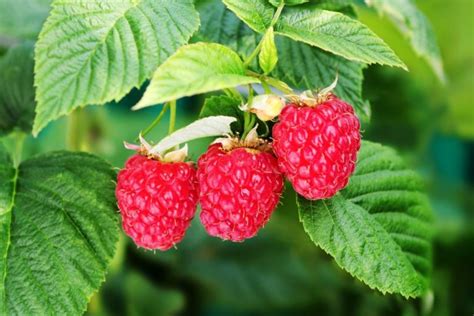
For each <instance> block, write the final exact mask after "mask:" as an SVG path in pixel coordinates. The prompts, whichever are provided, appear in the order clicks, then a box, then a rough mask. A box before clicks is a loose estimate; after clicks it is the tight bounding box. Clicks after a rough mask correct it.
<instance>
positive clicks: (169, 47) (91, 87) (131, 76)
mask: <svg viewBox="0 0 474 316" xmlns="http://www.w3.org/2000/svg"><path fill="white" fill-rule="evenodd" d="M198 26H199V16H198V14H197V12H196V10H195V9H194V7H193V4H192V1H191V0H122V1H100V0H81V1H76V2H71V1H63V0H56V1H54V2H53V9H52V11H51V15H50V16H49V17H48V19H47V21H46V23H45V25H44V27H43V29H42V31H41V34H40V36H39V41H38V43H37V45H36V51H35V54H36V56H35V58H36V65H35V74H36V77H35V85H36V87H37V96H36V98H37V101H38V107H37V110H36V112H37V116H36V120H35V124H34V127H33V132H34V134H35V135H36V134H38V132H39V131H40V130H41V129H42V128H43V127H45V126H46V125H47V124H48V123H49V122H50V121H52V120H55V119H57V118H58V117H60V116H62V115H65V114H69V113H70V112H71V111H72V110H73V109H75V108H77V107H80V106H85V105H89V104H102V103H105V102H108V101H111V100H119V99H121V98H122V97H123V96H124V95H125V94H126V93H128V92H129V91H130V89H132V88H133V87H139V86H140V85H141V84H142V83H143V82H144V81H145V79H147V78H149V77H150V75H151V74H152V73H153V71H154V70H155V69H156V67H157V66H158V65H160V64H161V63H162V62H163V61H164V60H165V59H166V58H168V57H169V56H170V55H171V54H172V53H173V52H174V51H175V50H176V49H177V48H178V47H180V46H182V45H183V44H185V43H186V42H187V41H188V40H189V38H190V37H191V35H192V34H193V33H194V31H196V30H197V28H198Z"/></svg>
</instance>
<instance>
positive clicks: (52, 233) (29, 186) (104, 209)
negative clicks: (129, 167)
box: [0, 148, 119, 315]
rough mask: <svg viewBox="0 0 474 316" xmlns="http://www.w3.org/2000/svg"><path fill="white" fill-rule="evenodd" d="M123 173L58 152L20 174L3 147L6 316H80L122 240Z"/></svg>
mask: <svg viewBox="0 0 474 316" xmlns="http://www.w3.org/2000/svg"><path fill="white" fill-rule="evenodd" d="M114 179H115V173H114V172H113V170H112V168H111V166H110V165H108V164H107V163H105V162H104V161H102V160H101V159H99V158H97V157H95V156H92V155H89V154H83V153H70V152H55V153H48V154H44V155H40V156H37V157H35V158H32V159H29V160H27V161H24V162H23V163H22V164H21V165H20V166H19V167H18V168H17V169H15V168H14V167H13V165H12V162H11V159H10V158H9V157H8V155H7V154H6V153H5V151H4V150H3V149H2V148H0V239H1V240H0V252H1V253H0V273H1V277H0V280H1V282H0V314H2V315H13V314H14V315H71V314H73V315H78V314H81V313H83V312H84V311H85V309H86V306H87V302H88V300H89V298H90V297H91V296H92V294H93V293H94V292H95V291H96V290H97V289H98V288H99V286H100V284H101V283H102V282H103V281H104V276H105V272H106V269H107V266H108V264H109V263H110V261H111V259H112V256H113V254H114V251H115V245H116V243H117V241H118V228H119V227H118V220H117V219H118V217H117V209H116V202H115V198H114V183H113V181H114Z"/></svg>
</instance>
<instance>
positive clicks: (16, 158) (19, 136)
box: [13, 132, 26, 167]
mask: <svg viewBox="0 0 474 316" xmlns="http://www.w3.org/2000/svg"><path fill="white" fill-rule="evenodd" d="M25 138H26V134H25V133H23V132H18V133H16V135H15V152H14V155H13V165H14V166H15V167H18V166H19V165H20V162H21V155H22V153H23V144H24V143H25Z"/></svg>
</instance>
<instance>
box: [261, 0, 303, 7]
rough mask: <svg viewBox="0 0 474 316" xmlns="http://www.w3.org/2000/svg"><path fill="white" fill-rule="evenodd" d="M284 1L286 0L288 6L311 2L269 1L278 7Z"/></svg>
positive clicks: (292, 0)
mask: <svg viewBox="0 0 474 316" xmlns="http://www.w3.org/2000/svg"><path fill="white" fill-rule="evenodd" d="M282 1H285V5H287V6H291V5H298V4H302V3H306V2H309V0H268V2H270V3H271V4H272V5H273V6H275V7H278V6H279V5H280V4H281V2H282Z"/></svg>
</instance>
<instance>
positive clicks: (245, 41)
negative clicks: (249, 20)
mask: <svg viewBox="0 0 474 316" xmlns="http://www.w3.org/2000/svg"><path fill="white" fill-rule="evenodd" d="M196 8H197V9H198V10H199V15H200V16H201V28H200V29H199V32H198V33H197V38H198V39H199V40H202V41H207V42H215V43H220V44H224V45H226V46H228V47H230V48H232V49H233V50H235V51H237V53H238V54H239V55H240V56H242V57H243V58H246V57H247V56H249V55H250V54H251V52H252V51H253V50H254V49H255V47H256V46H257V45H258V43H259V42H260V39H261V35H260V34H258V33H255V32H254V31H252V30H251V29H250V28H249V27H248V26H247V25H246V24H245V23H244V22H243V21H242V20H240V19H239V18H237V16H236V15H235V14H234V13H233V12H232V11H230V10H228V9H227V8H226V6H225V5H224V4H223V3H222V1H220V0H200V1H198V2H197V3H196ZM254 65H256V63H255V64H252V66H254Z"/></svg>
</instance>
